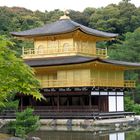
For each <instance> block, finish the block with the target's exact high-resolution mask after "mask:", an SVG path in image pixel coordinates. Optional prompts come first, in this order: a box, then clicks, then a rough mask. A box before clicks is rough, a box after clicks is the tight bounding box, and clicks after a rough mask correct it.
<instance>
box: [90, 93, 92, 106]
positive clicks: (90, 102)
mask: <svg viewBox="0 0 140 140" xmlns="http://www.w3.org/2000/svg"><path fill="white" fill-rule="evenodd" d="M91 106H92V105H91V94H89V108H90V109H91Z"/></svg>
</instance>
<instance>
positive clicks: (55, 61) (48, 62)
mask: <svg viewBox="0 0 140 140" xmlns="http://www.w3.org/2000/svg"><path fill="white" fill-rule="evenodd" d="M94 61H99V62H102V63H107V64H112V65H119V66H128V67H140V63H131V62H125V61H116V60H109V59H100V58H98V57H84V56H65V57H55V58H42V59H32V60H25V63H26V64H28V65H29V66H31V67H45V66H58V65H70V64H81V63H88V62H94Z"/></svg>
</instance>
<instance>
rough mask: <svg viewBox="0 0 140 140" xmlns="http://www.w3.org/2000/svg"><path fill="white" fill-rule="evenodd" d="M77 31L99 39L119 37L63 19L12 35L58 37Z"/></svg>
mask: <svg viewBox="0 0 140 140" xmlns="http://www.w3.org/2000/svg"><path fill="white" fill-rule="evenodd" d="M75 30H81V31H82V32H84V33H86V34H90V35H94V36H98V37H105V38H113V37H116V36H118V34H113V33H107V32H102V31H98V30H95V29H92V28H89V27H86V26H83V25H81V24H79V23H76V22H74V21H72V20H70V19H62V20H58V21H56V22H53V23H51V24H46V25H44V26H43V27H39V28H34V29H31V30H26V31H21V32H12V33H11V34H12V35H14V36H18V37H37V36H46V35H47V36H48V35H58V34H62V33H69V32H73V31H75Z"/></svg>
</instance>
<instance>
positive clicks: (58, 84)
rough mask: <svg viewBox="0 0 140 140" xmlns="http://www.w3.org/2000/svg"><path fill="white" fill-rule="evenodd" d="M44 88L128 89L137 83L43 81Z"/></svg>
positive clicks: (129, 81) (128, 81) (132, 81)
mask: <svg viewBox="0 0 140 140" xmlns="http://www.w3.org/2000/svg"><path fill="white" fill-rule="evenodd" d="M40 82H41V87H42V88H56V87H84V86H86V87H88V86H99V87H128V88H135V86H136V83H135V81H134V80H126V81H114V80H100V81H98V80H93V79H92V80H89V81H81V80H73V81H70V80H41V81H40Z"/></svg>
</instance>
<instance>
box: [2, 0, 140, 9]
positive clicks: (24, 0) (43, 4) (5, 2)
mask: <svg viewBox="0 0 140 140" xmlns="http://www.w3.org/2000/svg"><path fill="white" fill-rule="evenodd" d="M120 1H121V0H0V6H8V7H13V6H19V7H24V8H27V9H31V10H33V11H35V10H40V11H45V10H47V11H50V10H54V9H60V10H64V9H72V10H77V11H83V10H84V9H85V8H86V7H95V8H98V7H102V6H103V7H105V6H107V5H108V4H111V3H114V4H118V3H119V2H120ZM131 3H133V4H135V5H136V6H137V7H139V6H140V0H131Z"/></svg>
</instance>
